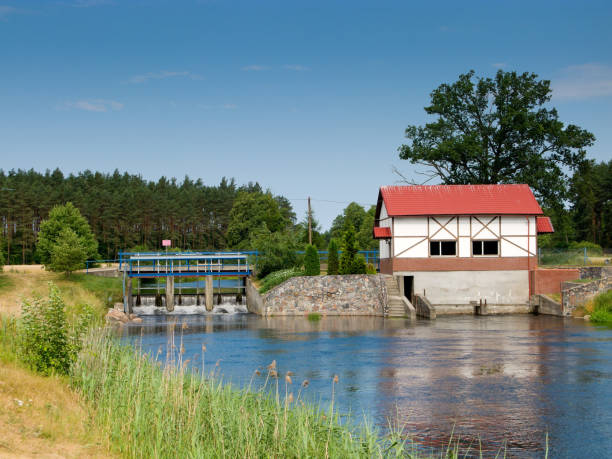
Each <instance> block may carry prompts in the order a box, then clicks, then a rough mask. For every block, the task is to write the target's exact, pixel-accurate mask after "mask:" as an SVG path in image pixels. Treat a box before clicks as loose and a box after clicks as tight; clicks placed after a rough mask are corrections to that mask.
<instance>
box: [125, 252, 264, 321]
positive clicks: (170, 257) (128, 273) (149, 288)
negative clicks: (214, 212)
mask: <svg viewBox="0 0 612 459" xmlns="http://www.w3.org/2000/svg"><path fill="white" fill-rule="evenodd" d="M254 256H256V253H255V252H184V253H176V252H174V253H164V252H148V253H131V252H122V253H121V254H120V257H119V272H120V273H121V275H122V276H123V307H124V311H125V312H126V313H131V312H132V308H133V306H134V302H136V305H137V306H140V303H141V301H143V300H144V299H146V300H149V301H150V300H153V301H154V303H155V305H156V306H164V305H165V307H166V309H167V310H168V311H169V312H171V311H173V310H174V307H175V305H176V304H179V305H180V304H183V301H184V300H185V301H187V299H188V298H189V299H190V301H192V302H193V303H194V304H197V305H199V304H204V305H205V306H206V310H207V311H212V309H213V305H214V296H215V294H216V295H217V297H218V298H219V299H220V298H221V295H222V294H227V293H228V292H230V293H235V294H236V295H237V296H238V297H240V298H241V297H243V296H245V295H246V278H247V277H249V276H250V275H251V274H253V265H252V263H251V262H250V261H249V259H250V258H251V257H254ZM134 281H135V282H136V286H135V287H134ZM160 281H162V284H160ZM215 284H216V289H215ZM160 285H162V286H160ZM176 287H178V295H177V292H176ZM134 288H136V295H134ZM161 290H163V291H164V294H163V296H162V294H161V293H160V292H161ZM215 290H216V291H215ZM202 293H203V295H201V294H202ZM134 296H136V298H134Z"/></svg>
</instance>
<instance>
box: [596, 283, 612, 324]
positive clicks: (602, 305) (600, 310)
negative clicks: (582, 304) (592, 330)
mask: <svg viewBox="0 0 612 459" xmlns="http://www.w3.org/2000/svg"><path fill="white" fill-rule="evenodd" d="M591 321H592V322H595V323H600V324H612V290H609V291H607V292H605V293H600V294H599V295H597V296H596V297H595V299H594V300H593V313H592V314H591Z"/></svg>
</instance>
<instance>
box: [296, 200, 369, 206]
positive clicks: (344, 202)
mask: <svg viewBox="0 0 612 459" xmlns="http://www.w3.org/2000/svg"><path fill="white" fill-rule="evenodd" d="M287 199H288V200H289V201H308V198H287ZM311 201H316V202H331V203H333V204H351V203H353V202H354V203H355V204H359V205H360V206H373V205H374V204H372V203H367V204H366V203H363V202H356V201H332V200H330V199H315V198H311Z"/></svg>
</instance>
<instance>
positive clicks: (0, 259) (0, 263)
mask: <svg viewBox="0 0 612 459" xmlns="http://www.w3.org/2000/svg"><path fill="white" fill-rule="evenodd" d="M3 269H4V252H3V251H2V245H1V244H0V273H1V272H2V270H3Z"/></svg>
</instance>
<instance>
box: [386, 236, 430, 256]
mask: <svg viewBox="0 0 612 459" xmlns="http://www.w3.org/2000/svg"><path fill="white" fill-rule="evenodd" d="M423 239H424V238H421V237H398V238H396V239H395V240H394V251H395V256H396V257H401V258H420V257H427V256H428V255H429V243H428V242H427V240H423Z"/></svg>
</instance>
